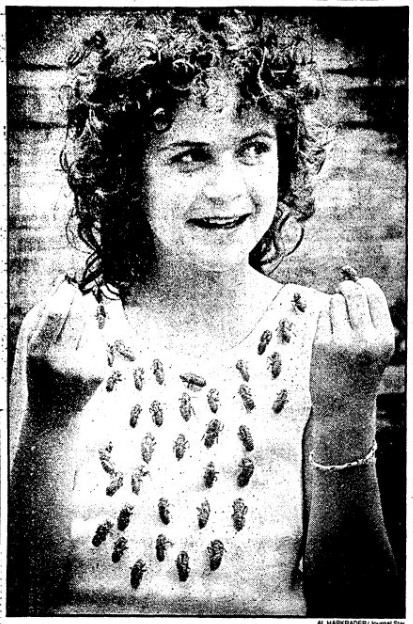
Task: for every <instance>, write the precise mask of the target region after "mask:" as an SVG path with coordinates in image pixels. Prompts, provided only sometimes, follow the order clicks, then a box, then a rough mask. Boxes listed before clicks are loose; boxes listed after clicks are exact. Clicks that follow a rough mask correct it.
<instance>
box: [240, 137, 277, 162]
mask: <svg viewBox="0 0 413 624" xmlns="http://www.w3.org/2000/svg"><path fill="white" fill-rule="evenodd" d="M270 151H271V145H269V144H268V143H266V142H264V141H254V142H253V143H248V144H247V145H245V146H244V147H242V148H241V149H240V150H239V152H238V156H239V158H240V159H241V160H242V161H243V162H245V164H247V165H256V164H259V163H261V162H262V160H263V158H264V157H265V155H266V154H268V153H269V152H270Z"/></svg>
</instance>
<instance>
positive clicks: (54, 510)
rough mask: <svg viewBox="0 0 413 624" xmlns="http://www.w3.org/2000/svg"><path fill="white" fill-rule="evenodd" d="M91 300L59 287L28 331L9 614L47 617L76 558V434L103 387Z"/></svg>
mask: <svg viewBox="0 0 413 624" xmlns="http://www.w3.org/2000/svg"><path fill="white" fill-rule="evenodd" d="M93 314H94V310H93V306H92V309H89V303H87V302H86V297H83V295H82V294H81V293H80V292H79V290H78V289H77V287H76V286H74V285H72V284H69V283H68V282H65V281H63V282H61V283H59V285H58V286H57V287H56V288H55V289H54V290H53V291H52V293H51V294H50V295H49V296H48V297H46V299H45V300H44V302H43V303H42V304H41V305H39V306H37V307H36V308H35V309H34V311H33V312H31V313H29V315H28V317H27V318H26V320H25V321H24V323H23V327H22V330H21V333H20V336H19V341H18V348H17V351H16V358H15V365H14V371H13V379H12V385H11V401H10V420H9V423H10V465H11V478H10V490H9V514H8V519H9V532H8V552H9V566H8V590H9V595H8V608H9V611H10V614H13V615H42V614H45V613H46V612H47V608H48V605H50V604H51V602H52V601H53V597H54V598H55V599H61V598H62V596H61V595H60V594H61V591H62V587H63V586H62V582H63V579H64V575H65V566H66V562H67V560H68V557H70V524H69V517H70V516H69V507H68V501H69V500H70V492H71V489H72V487H73V474H74V461H75V457H74V445H73V439H74V433H75V431H76V427H77V424H78V418H79V417H80V415H81V409H82V407H83V406H84V405H85V403H86V402H87V401H88V399H89V398H90V397H91V396H92V394H93V393H94V392H95V390H96V389H97V387H98V386H99V384H100V383H101V381H102V380H103V376H102V371H101V368H102V365H103V363H104V362H105V357H106V353H105V349H104V345H103V344H100V342H99V341H98V340H96V341H95V340H93V330H91V328H90V327H91V325H90V324H89V323H88V319H89V320H92V321H95V320H96V319H94V318H93Z"/></svg>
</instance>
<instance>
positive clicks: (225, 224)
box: [188, 214, 249, 230]
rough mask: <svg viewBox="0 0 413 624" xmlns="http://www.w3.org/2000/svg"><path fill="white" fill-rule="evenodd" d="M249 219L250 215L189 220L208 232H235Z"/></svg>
mask: <svg viewBox="0 0 413 624" xmlns="http://www.w3.org/2000/svg"><path fill="white" fill-rule="evenodd" d="M248 217H249V215H248V214H246V215H242V216H241V217H204V218H202V219H189V221H188V223H190V224H191V225H195V226H196V227H200V228H206V229H208V230H233V229H235V228H236V227H238V226H239V225H242V223H244V221H246V220H247V219H248Z"/></svg>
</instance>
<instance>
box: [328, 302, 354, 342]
mask: <svg viewBox="0 0 413 624" xmlns="http://www.w3.org/2000/svg"><path fill="white" fill-rule="evenodd" d="M330 316H331V324H332V329H333V335H335V336H337V335H340V336H344V335H348V334H349V333H350V332H351V325H350V319H349V317H348V313H347V305H346V300H345V299H344V297H343V295H339V294H336V295H333V296H332V297H331V303H330Z"/></svg>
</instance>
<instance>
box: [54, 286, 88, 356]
mask: <svg viewBox="0 0 413 624" xmlns="http://www.w3.org/2000/svg"><path fill="white" fill-rule="evenodd" d="M89 298H90V296H84V295H82V294H81V293H80V291H79V290H78V291H77V292H76V293H75V297H74V298H73V301H72V304H71V306H70V311H69V314H68V315H67V317H66V319H65V322H64V325H63V327H62V330H61V332H60V334H59V336H58V339H57V342H58V344H59V346H61V347H67V348H69V349H77V348H78V346H79V343H80V340H81V337H82V335H83V334H84V332H85V325H86V320H87V317H88V307H87V305H86V300H88V299H89Z"/></svg>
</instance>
